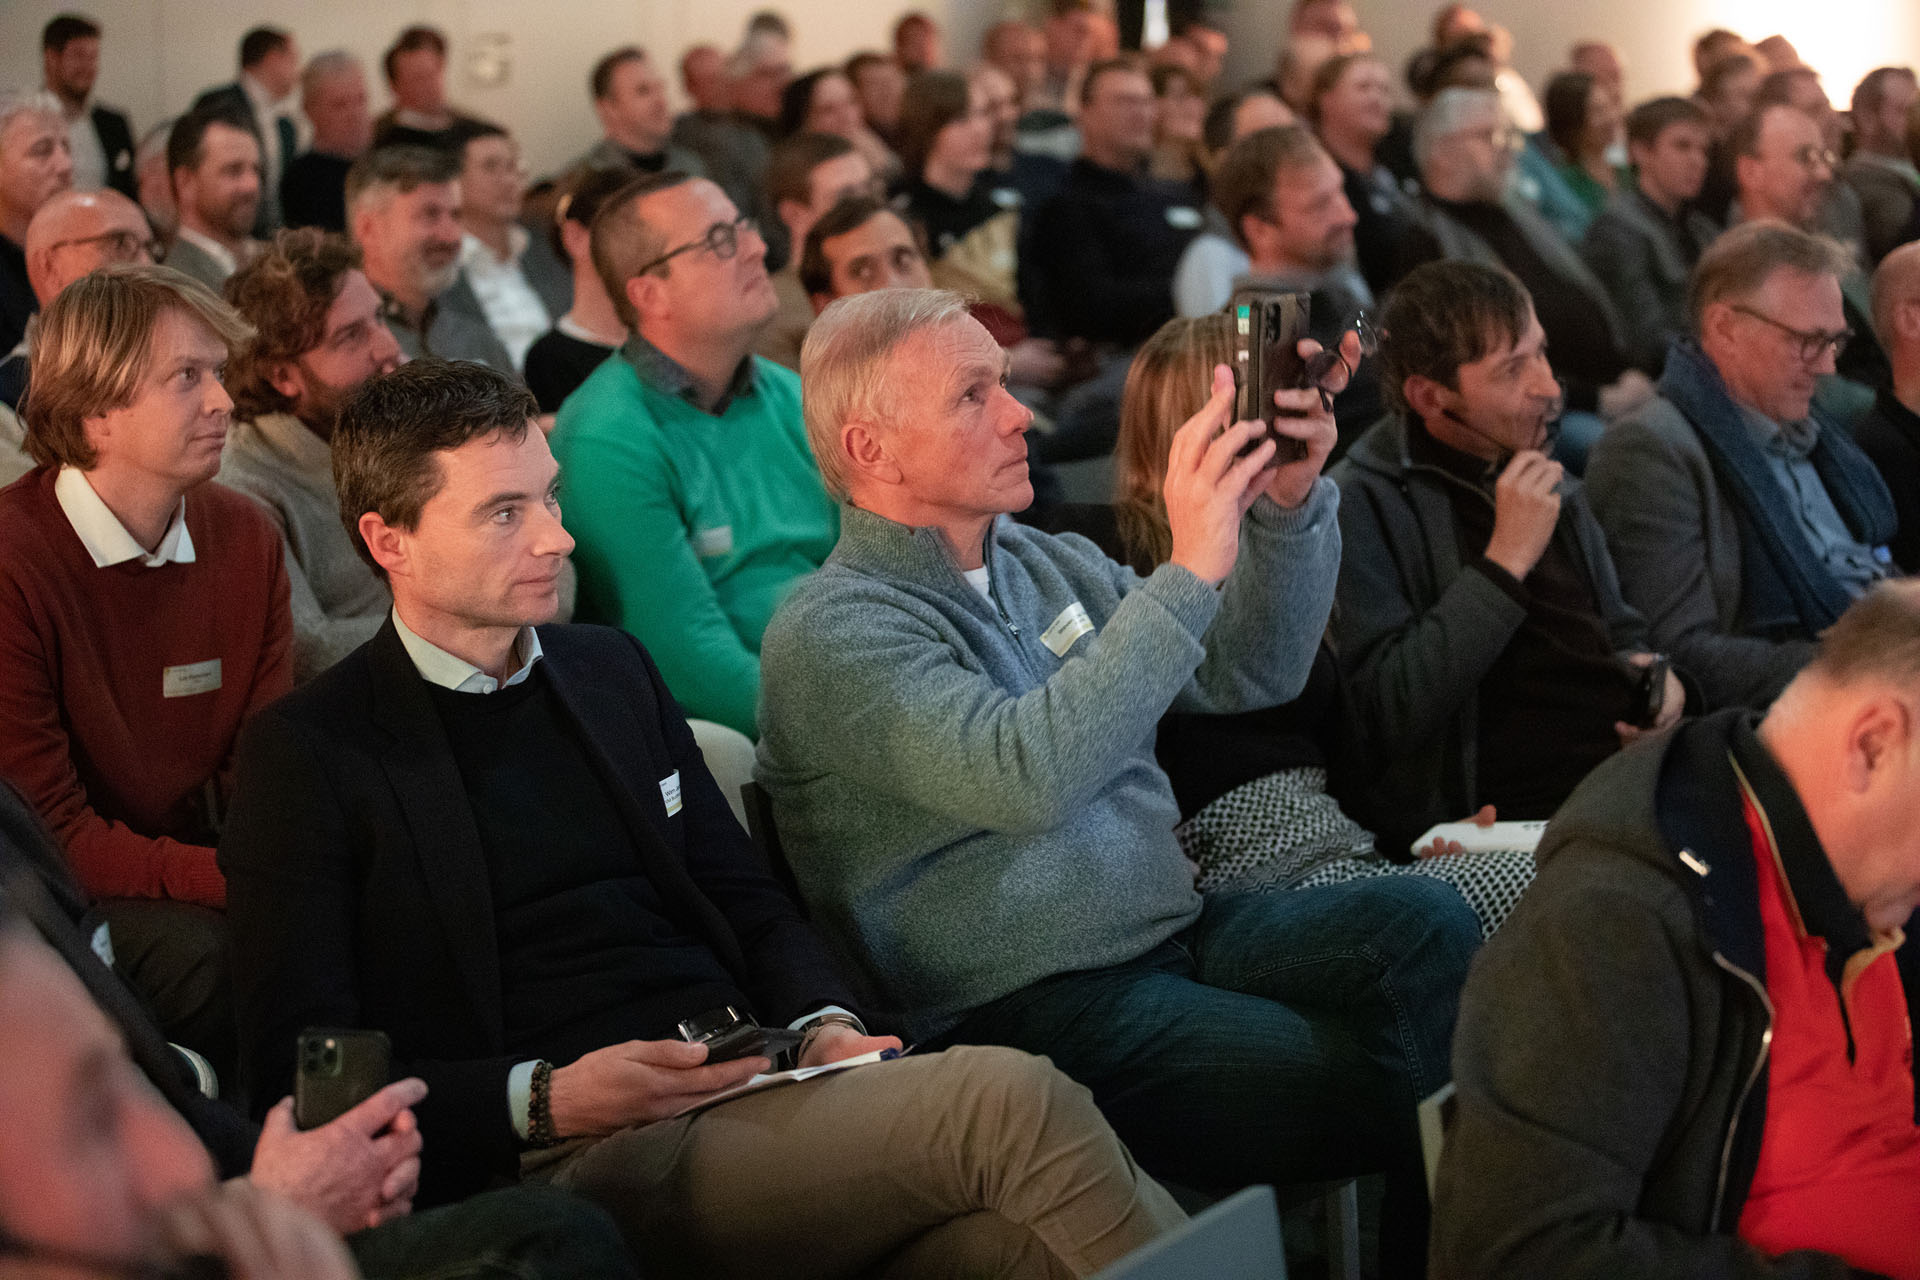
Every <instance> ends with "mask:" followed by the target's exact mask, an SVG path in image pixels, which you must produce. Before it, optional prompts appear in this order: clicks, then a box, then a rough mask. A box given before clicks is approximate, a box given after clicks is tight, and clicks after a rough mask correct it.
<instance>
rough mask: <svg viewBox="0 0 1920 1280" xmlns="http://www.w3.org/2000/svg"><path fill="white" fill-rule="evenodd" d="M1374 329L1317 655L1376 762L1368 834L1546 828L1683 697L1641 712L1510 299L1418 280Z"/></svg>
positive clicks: (1629, 646) (1484, 274)
mask: <svg viewBox="0 0 1920 1280" xmlns="http://www.w3.org/2000/svg"><path fill="white" fill-rule="evenodd" d="M1381 329H1382V334H1383V336H1382V340H1381V341H1382V345H1381V351H1380V355H1381V382H1382V384H1383V386H1384V388H1385V390H1386V393H1387V396H1388V398H1389V400H1390V401H1391V402H1393V404H1394V406H1395V408H1396V409H1397V410H1398V412H1396V413H1395V414H1394V416H1392V417H1390V418H1388V419H1386V420H1384V421H1383V422H1381V423H1380V424H1379V425H1378V426H1376V427H1375V428H1373V429H1372V430H1371V431H1369V432H1368V433H1367V434H1366V435H1365V436H1363V437H1362V438H1361V439H1360V441H1359V442H1358V443H1356V444H1355V445H1354V448H1353V451H1352V452H1351V453H1350V454H1348V456H1347V458H1346V460H1345V461H1344V462H1342V463H1341V464H1340V466H1339V467H1338V468H1336V469H1335V471H1334V479H1335V480H1336V481H1337V482H1338V483H1339V484H1340V488H1341V494H1342V498H1343V501H1342V503H1341V507H1340V527H1341V532H1342V534H1343V537H1344V546H1345V555H1344V558H1343V559H1342V562H1341V567H1340V591H1339V607H1338V608H1337V609H1336V611H1335V613H1334V638H1335V641H1336V647H1337V649H1338V651H1339V653H1340V659H1341V663H1342V665H1343V666H1344V668H1345V670H1346V673H1347V678H1348V680H1349V681H1350V682H1351V685H1352V692H1353V700H1354V707H1355V710H1356V711H1357V713H1358V714H1359V717H1360V720H1361V723H1362V726H1363V729H1364V731H1365V733H1366V736H1367V737H1368V739H1369V740H1370V741H1372V742H1375V743H1382V744H1392V756H1391V758H1390V759H1388V758H1385V753H1384V752H1383V753H1382V756H1383V758H1382V759H1381V761H1380V764H1381V766H1382V767H1381V771H1380V773H1379V774H1378V778H1377V781H1376V783H1375V785H1374V786H1373V787H1372V789H1371V797H1370V798H1371V800H1372V802H1373V803H1372V805H1371V809H1372V812H1371V813H1370V814H1369V816H1370V817H1371V818H1373V819H1374V820H1375V821H1376V822H1378V823H1380V824H1381V825H1382V826H1385V827H1386V828H1387V830H1386V831H1383V836H1385V837H1388V838H1397V837H1399V836H1401V835H1405V836H1407V837H1409V838H1410V837H1411V836H1413V835H1417V834H1418V833H1419V832H1421V831H1423V830H1425V829H1426V827H1427V826H1429V825H1431V824H1432V823H1435V822H1440V821H1444V820H1446V819H1448V818H1452V817H1455V816H1457V815H1459V814H1462V813H1472V812H1475V811H1476V810H1478V809H1479V808H1480V807H1481V806H1482V805H1488V804H1491V805H1493V806H1495V808H1496V809H1497V810H1498V812H1499V815H1500V816H1501V817H1502V818H1508V819H1516V820H1524V819H1537V818H1546V817H1549V816H1551V815H1552V813H1553V811H1554V810H1555V809H1556V808H1558V807H1559V804H1560V802H1561V801H1562V800H1564V799H1565V798H1566V797H1567V794H1568V793H1569V792H1571V791H1572V790H1573V787H1574V785H1575V784H1577V783H1578V782H1579V781H1580V779H1581V778H1583V777H1585V776H1586V774H1587V772H1588V771H1589V770H1590V769H1591V768H1592V767H1593V766H1594V765H1596V764H1598V763H1600V761H1602V760H1604V759H1605V758H1607V757H1608V756H1610V755H1612V754H1613V753H1614V752H1615V751H1617V750H1619V748H1620V747H1621V745H1622V744H1624V743H1627V742H1631V741H1632V740H1633V739H1635V738H1637V737H1638V736H1639V735H1640V734H1641V733H1643V732H1645V731H1646V730H1648V729H1655V728H1665V727H1666V726H1667V725H1670V724H1672V723H1673V722H1674V721H1675V720H1677V719H1679V717H1680V715H1681V713H1682V711H1683V709H1684V708H1685V706H1686V701H1687V699H1686V695H1685V694H1684V692H1683V691H1682V689H1681V686H1680V683H1679V681H1678V679H1677V678H1676V677H1674V676H1673V675H1672V673H1671V672H1668V673H1667V674H1666V675H1665V676H1664V677H1662V678H1661V679H1660V680H1659V682H1658V684H1657V686H1656V687H1655V688H1654V689H1653V690H1651V691H1650V694H1651V696H1650V697H1648V696H1644V695H1641V694H1640V693H1639V692H1638V691H1639V689H1640V688H1641V686H1642V684H1643V680H1642V672H1643V668H1648V667H1652V666H1653V665H1654V663H1655V661H1656V658H1655V655H1654V654H1652V653H1650V652H1649V651H1648V645H1647V628H1646V623H1645V622H1644V620H1643V619H1642V618H1641V617H1640V615H1639V614H1637V613H1635V612H1634V611H1633V610H1632V609H1631V608H1629V607H1628V606H1627V604H1626V602H1625V601H1624V600H1623V599H1622V598H1621V595H1620V587H1619V583H1618V580H1617V579H1616V577H1615V574H1614V569H1613V561H1612V559H1611V558H1610V557H1609V556H1608V554H1607V546H1606V541H1605V539H1604V538H1603V537H1602V535H1601V532H1600V526H1599V524H1598V523H1597V522H1596V521H1595V520H1594V518H1593V514H1592V512H1591V511H1590V510H1589V509H1588V507H1587V503H1586V498H1585V497H1584V495H1583V494H1582V492H1581V490H1580V487H1579V482H1578V481H1577V480H1574V479H1572V478H1571V477H1569V476H1567V475H1566V473H1565V471H1564V469H1563V468H1562V467H1561V465H1560V464H1559V463H1558V462H1555V461H1554V460H1553V459H1552V457H1551V456H1550V454H1551V450H1552V438H1553V429H1554V422H1555V420H1556V418H1557V417H1558V415H1559V411H1560V407H1561V393H1560V384H1559V382H1558V380H1557V379H1556V378H1555V377H1554V372H1553V366H1552V365H1551V364H1550V363H1549V362H1548V360H1547V354H1546V335H1545V334H1544V333H1543V332H1542V330H1541V328H1540V322H1539V321H1538V320H1537V319H1536V318H1535V317H1534V313H1533V303H1532V300H1531V299H1530V298H1529V297H1528V295H1527V291H1526V290H1525V288H1523V287H1522V286H1521V284H1520V282H1519V281H1518V280H1516V279H1515V278H1514V277H1513V276H1512V275H1510V274H1508V273H1507V272H1506V271H1503V270H1501V269H1499V268H1497V267H1484V266H1479V265H1476V264H1472V263H1464V262H1441V263H1432V264H1429V265H1427V266H1424V267H1420V268H1417V269H1416V270H1415V271H1413V272H1411V273H1410V274H1409V275H1408V276H1407V277H1406V279H1404V280H1402V281H1401V282H1400V284H1399V285H1398V286H1397V288H1396V289H1395V291H1394V294H1393V297H1392V299H1391V300H1390V301H1389V302H1388V304H1387V309H1386V313H1385V315H1384V316H1383V317H1382V325H1381ZM1649 704H1651V705H1650V706H1649ZM1650 710H1651V711H1652V714H1649V711H1650ZM1399 843H1400V847H1405V841H1400V842H1399Z"/></svg>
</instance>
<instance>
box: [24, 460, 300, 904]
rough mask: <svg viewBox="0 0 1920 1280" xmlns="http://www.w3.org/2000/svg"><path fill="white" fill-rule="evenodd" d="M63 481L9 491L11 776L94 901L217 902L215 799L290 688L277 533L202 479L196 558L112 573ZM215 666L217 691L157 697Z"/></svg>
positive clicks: (33, 479) (191, 497) (53, 472)
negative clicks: (63, 505) (245, 738)
mask: <svg viewBox="0 0 1920 1280" xmlns="http://www.w3.org/2000/svg"><path fill="white" fill-rule="evenodd" d="M57 475H58V471H57V469H56V468H52V467H41V468H39V469H38V470H35V471H32V472H29V473H28V474H27V475H26V476H24V477H22V478H21V479H20V480H18V481H16V482H14V483H13V484H11V485H9V486H7V487H6V488H5V489H0V776H4V777H5V778H7V780H8V781H10V782H12V783H13V784H14V785H15V786H17V787H19V788H20V790H21V791H22V792H24V793H25V795H26V797H27V801H28V803H30V804H32V805H33V807H34V808H35V809H37V810H39V812H40V815H41V816H42V817H43V818H45V819H46V820H47V823H48V824H49V825H50V826H51V827H52V828H53V830H54V833H55V834H56V835H58V836H59V837H60V842H61V844H62V845H63V846H64V847H65V849H66V851H67V857H68V858H69V859H70V860H71V861H72V863H73V868H74V871H75V872H76V873H77V874H78V875H79V877H80V882H81V883H82V884H83V885H85V886H86V888H87V890H88V891H89V892H91V893H92V894H93V895H94V896H96V897H100V898H172V899H176V900H179V901H183V902H198V903H202V904H204V905H207V906H212V907H219V906H224V905H225V904H226V897H227V889H226V881H225V880H224V879H223V878H222V876H221V875H220V872H219V869H218V868H217V867H215V865H214V860H213V849H212V848H211V847H210V846H211V843H212V839H213V830H212V827H211V825H210V815H209V813H208V803H209V791H210V790H211V791H212V792H213V793H214V794H215V795H218V794H220V784H221V783H222V782H223V781H224V778H223V776H222V775H224V774H225V772H226V771H227V768H228V765H229V762H230V759H231V756H232V753H233V744H234V739H235V737H236V736H237V735H238V734H239V731H240V725H241V722H242V721H244V720H245V719H246V718H247V716H248V715H249V714H251V713H252V712H253V711H255V710H257V709H258V708H260V707H262V706H265V705H266V704H267V703H268V702H270V701H272V700H273V699H274V698H277V697H279V696H280V695H281V694H282V693H285V692H286V691H287V689H288V688H289V687H290V685H291V681H292V667H291V664H290V662H289V656H288V655H289V646H290V643H291V634H292V622H291V620H290V618H289V616H288V613H287V573H286V565H285V563H284V562H283V561H282V559H281V551H280V537H279V535H278V534H277V533H276V532H275V531H274V528H273V526H272V525H271V524H270V523H269V522H268V520H267V517H266V516H265V514H264V513H262V512H261V511H260V510H259V508H257V507H256V506H254V504H253V503H252V502H251V501H250V500H249V499H247V498H244V497H242V496H240V495H239V494H237V493H234V492H233V491H232V490H229V489H223V488H221V487H220V486H219V485H217V484H203V485H201V486H200V487H199V488H197V489H195V490H193V491H192V492H191V493H189V494H188V495H187V532H188V533H189V534H190V535H192V538H193V549H194V554H195V560H194V562H193V563H192V564H165V565H161V566H159V567H158V568H149V567H148V566H146V565H144V564H142V563H141V562H139V561H138V560H133V561H128V562H126V563H124V564H117V565H113V566H110V567H108V568H105V569H102V568H99V567H98V566H96V565H95V564H94V563H93V559H92V557H91V556H89V555H88V554H87V549H86V547H85V546H84V545H82V543H81V541H80V537H79V535H78V534H76V533H75V532H74V531H73V526H72V524H70V523H69V522H68V521H67V517H66V513H65V512H63V511H62V510H61V509H60V504H59V502H58V500H57V499H55V497H54V493H53V482H54V479H55V477H56V476H57ZM214 658H218V659H219V660H220V687H219V688H218V689H214V690H210V691H208V692H202V693H194V694H191V695H189V696H176V697H171V698H169V697H165V696H164V685H165V683H166V681H167V671H168V668H173V667H185V666H193V665H194V664H203V663H206V662H207V661H208V660H210V659H214ZM174 683H175V689H176V692H178V690H179V688H180V681H179V679H178V677H177V676H176V678H175V682H174ZM209 783H212V784H213V786H212V787H211V788H210V787H209Z"/></svg>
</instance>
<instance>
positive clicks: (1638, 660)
mask: <svg viewBox="0 0 1920 1280" xmlns="http://www.w3.org/2000/svg"><path fill="white" fill-rule="evenodd" d="M1627 661H1628V662H1631V663H1632V664H1633V665H1634V666H1636V667H1644V666H1647V665H1649V664H1650V663H1652V662H1653V655H1652V654H1650V653H1635V654H1629V655H1628V656H1627ZM1686 713H1687V691H1686V688H1685V686H1683V685H1682V684H1681V683H1680V677H1679V676H1676V675H1675V674H1673V668H1672V667H1668V668H1667V683H1666V693H1665V694H1664V695H1663V696H1662V697H1661V699H1660V714H1659V715H1657V716H1655V717H1654V718H1653V724H1651V725H1637V724H1628V723H1627V722H1626V721H1625V720H1616V721H1614V722H1613V731H1614V732H1615V733H1616V734H1618V735H1620V745H1621V746H1623V747H1625V746H1631V745H1632V744H1633V743H1635V742H1638V741H1639V740H1640V739H1641V738H1643V737H1645V736H1646V735H1647V734H1649V733H1658V732H1660V731H1661V730H1662V729H1665V728H1666V727H1668V726H1669V725H1672V724H1676V723H1678V722H1679V720H1680V717H1681V716H1683V715H1685V714H1686Z"/></svg>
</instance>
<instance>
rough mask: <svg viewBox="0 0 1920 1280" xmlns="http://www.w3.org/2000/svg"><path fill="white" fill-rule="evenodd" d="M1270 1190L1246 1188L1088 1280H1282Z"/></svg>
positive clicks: (1283, 1261) (1277, 1212)
mask: <svg viewBox="0 0 1920 1280" xmlns="http://www.w3.org/2000/svg"><path fill="white" fill-rule="evenodd" d="M1286 1278H1287V1257H1286V1254H1285V1253H1284V1252H1282V1251H1281V1248H1280V1209H1279V1206H1278V1204H1277V1203H1276V1202H1275V1200H1274V1198H1273V1188H1272V1187H1248V1188H1247V1189H1246V1190H1244V1191H1241V1192H1239V1193H1238V1194H1236V1195H1233V1196H1229V1197H1228V1198H1227V1199H1225V1200H1222V1201H1221V1202H1220V1203H1219V1204H1216V1205H1214V1206H1213V1207H1212V1208H1211V1209H1208V1210H1207V1211H1206V1212H1205V1213H1202V1214H1200V1215H1199V1216H1198V1217H1196V1218H1194V1219H1193V1220H1192V1221H1190V1222H1188V1223H1187V1224H1186V1225H1185V1226H1183V1227H1181V1228H1180V1229H1179V1230H1177V1231H1171V1232H1168V1233H1167V1234H1166V1235H1164V1236H1161V1237H1160V1238H1159V1239H1158V1240H1155V1241H1154V1242H1153V1243H1152V1244H1149V1245H1144V1246H1142V1247H1141V1248H1138V1249H1135V1250H1134V1251H1133V1252H1132V1253H1130V1254H1128V1255H1127V1256H1126V1257H1124V1258H1122V1259H1120V1261H1118V1262H1116V1263H1114V1264H1113V1265H1112V1266H1110V1267H1108V1268H1107V1269H1106V1270H1105V1271H1102V1272H1100V1273H1099V1275H1097V1276H1096V1277H1094V1280H1286Z"/></svg>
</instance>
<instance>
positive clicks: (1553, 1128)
mask: <svg viewBox="0 0 1920 1280" xmlns="http://www.w3.org/2000/svg"><path fill="white" fill-rule="evenodd" d="M1917 688H1920V584H1916V583H1881V584H1880V585H1878V586H1875V587H1874V588H1872V589H1871V590H1870V591H1868V593H1867V594H1866V595H1864V596H1863V597H1862V598H1861V599H1860V600H1858V601H1857V602H1855V603H1854V604H1853V605H1852V606H1851V607H1850V608H1849V609H1848V610H1847V611H1846V612H1845V613H1843V614H1842V615H1841V616H1840V618H1839V620H1838V621H1837V622H1836V623H1835V624H1834V625H1833V626H1832V627H1831V628H1830V629H1828V630H1827V631H1826V632H1825V633H1824V634H1823V635H1822V636H1821V639H1820V644H1819V649H1818V651H1817V653H1816V654H1815V656H1814V657H1813V660H1812V662H1811V663H1810V664H1809V665H1808V666H1807V667H1806V669H1805V670H1803V671H1802V672H1801V673H1800V674H1799V675H1798V676H1796V677H1795V678H1794V680H1793V681H1792V682H1791V683H1790V684H1788V685H1787V687H1786V689H1785V691H1784V692H1783V693H1781V695H1780V697H1779V698H1778V699H1777V700H1776V701H1775V702H1774V704H1773V706H1772V708H1771V709H1770V710H1769V711H1768V712H1767V714H1766V716H1765V717H1764V718H1758V717H1755V716H1754V715H1753V714H1752V713H1751V712H1748V711H1744V710H1739V709H1730V710H1727V711H1724V712H1721V713H1719V714H1716V715H1712V716H1708V717H1706V718H1705V719H1701V720H1694V721H1690V722H1688V723H1686V724H1683V725H1682V726H1680V727H1679V728H1678V729H1677V730H1675V731H1674V732H1672V733H1668V734H1664V735H1661V736H1660V737H1657V738H1654V739H1652V740H1650V741H1648V742H1646V743H1644V744H1642V745H1640V746H1637V747H1635V748H1633V749H1632V750H1629V751H1625V752H1622V753H1621V754H1619V755H1618V756H1615V757H1614V758H1613V759H1612V760H1610V761H1608V762H1607V763H1605V764H1603V765H1601V766H1600V767H1599V768H1598V769H1596V770H1595V771H1594V772H1593V774H1592V775H1591V776H1590V777H1589V778H1588V779H1587V781H1586V782H1585V783H1583V784H1582V785H1581V787H1580V789H1579V790H1578V791H1576V792H1575V793H1574V795H1573V798H1572V799H1570V800H1569V801H1568V802H1567V804H1566V805H1565V807H1563V808H1562V809H1561V810H1560V812H1559V814H1558V815H1557V816H1556V817H1555V819H1554V822H1553V825H1552V826H1551V827H1549V828H1548V830H1547V834H1546V838H1545V839H1544V840H1543V841H1542V843H1541V845H1540V849H1539V852H1538V861H1539V866H1540V870H1539V874H1538V876H1537V877H1536V878H1535V880H1534V882H1533V885H1532V887H1530V888H1529V889H1528V890H1527V895H1526V897H1525V898H1523V899H1522V900H1521V902H1520V905H1519V907H1518V908H1517V909H1516V910H1515V911H1514V913H1513V915H1512V916H1510V917H1509V918H1508V920H1507V922H1506V924H1505V925H1504V926H1502V928H1501V930H1500V932H1499V933H1498V934H1496V935H1494V938H1493V940H1492V941H1491V942H1489V943H1488V944H1487V948H1486V950H1485V952H1484V953H1483V954H1482V955H1481V957H1480V959H1479V961H1478V962H1477V963H1476V964H1475V965H1474V969H1473V975H1472V977H1471V978H1470V979H1469V980H1468V982H1467V988H1466V991H1465V993H1464V994H1463V995H1462V997H1461V1002H1460V1026H1459V1030H1458V1032H1457V1033H1456V1037H1455V1049H1454V1057H1453V1075H1454V1083H1455V1087H1456V1090H1457V1092H1456V1095H1455V1098H1454V1108H1455V1110H1454V1116H1453V1120H1452V1123H1451V1124H1450V1125H1449V1128H1448V1132H1447V1141H1446V1146H1445V1149H1444V1150H1443V1152H1442V1154H1441V1156H1440V1168H1439V1180H1438V1188H1437V1191H1436V1195H1435V1205H1434V1248H1433V1258H1432V1272H1431V1273H1432V1274H1433V1275H1434V1276H1435V1277H1436V1280H1448V1278H1451V1277H1468V1276H1565V1275H1590V1276H1624V1275H1638V1276H1656V1275H1657V1276H1690V1277H1704V1276H1712V1277H1733V1276H1751V1277H1762V1276H1769V1277H1786V1276H1804V1277H1815V1276H1820V1277H1827V1276H1831V1277H1836V1278H1837V1277H1846V1276H1862V1275H1886V1276H1911V1275H1917V1274H1920V1233H1916V1232H1915V1231H1913V1230H1912V1229H1911V1224H1912V1223H1913V1222H1914V1221H1915V1220H1916V1218H1917V1217H1920V1127H1916V1125H1915V1123H1914V1113H1915V1103H1916V1097H1915V1090H1914V1074H1913V1049H1912V1037H1911V1033H1910V1030H1909V1029H1910V1027H1911V1026H1912V1025H1913V1023H1914V1022H1915V1020H1916V1018H1920V1003H1916V1000H1915V996H1916V993H1920V985H1917V980H1920V974H1916V972H1915V969H1914V964H1913V961H1914V955H1913V951H1912V948H1910V947H1903V946H1902V945H1901V943H1902V941H1903V935H1902V932H1901V930H1902V928H1903V927H1904V926H1905V925H1906V924H1907V922H1908V920H1909V918H1910V917H1911V916H1912V914H1913V911H1914V908H1915V906H1917V905H1920V824H1916V823H1915V822H1914V821H1913V795H1914V791H1915V789H1916V788H1917V787H1920V704H1916V702H1915V690H1916V689H1917ZM1896 1224H1897V1225H1896Z"/></svg>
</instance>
